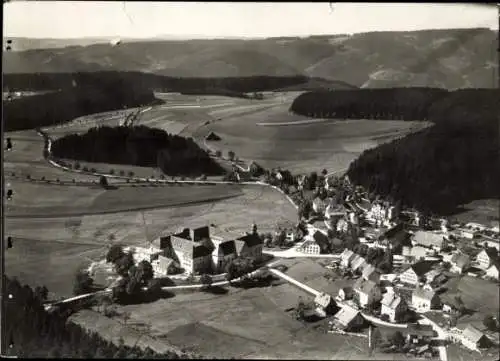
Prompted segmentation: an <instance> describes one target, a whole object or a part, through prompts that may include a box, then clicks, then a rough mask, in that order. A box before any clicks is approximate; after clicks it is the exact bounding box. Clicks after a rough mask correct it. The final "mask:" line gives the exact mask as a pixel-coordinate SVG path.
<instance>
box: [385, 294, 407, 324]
mask: <svg viewBox="0 0 500 361" xmlns="http://www.w3.org/2000/svg"><path fill="white" fill-rule="evenodd" d="M380 303H381V304H382V309H381V312H380V313H381V314H382V315H387V316H389V320H391V322H398V321H400V320H401V318H402V316H403V315H404V313H405V312H406V311H407V310H408V305H407V304H406V302H405V300H403V299H402V298H401V297H399V296H398V295H396V294H395V293H394V292H386V293H385V294H384V296H383V297H382V301H381V302H380Z"/></svg>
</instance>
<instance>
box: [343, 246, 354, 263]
mask: <svg viewBox="0 0 500 361" xmlns="http://www.w3.org/2000/svg"><path fill="white" fill-rule="evenodd" d="M353 256H354V252H353V251H351V250H350V249H348V248H345V249H344V251H343V252H342V253H341V255H340V258H342V259H347V260H348V259H351V258H352V257H353Z"/></svg>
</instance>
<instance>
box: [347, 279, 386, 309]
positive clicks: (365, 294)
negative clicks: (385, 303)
mask: <svg viewBox="0 0 500 361" xmlns="http://www.w3.org/2000/svg"><path fill="white" fill-rule="evenodd" d="M353 290H354V293H355V294H356V295H357V297H358V301H359V305H360V307H366V306H368V305H370V304H372V303H373V302H377V301H380V299H381V298H382V294H381V292H380V288H379V287H378V286H377V284H376V283H375V282H373V281H370V280H365V279H363V278H359V279H358V280H357V281H356V282H355V283H354V286H353Z"/></svg>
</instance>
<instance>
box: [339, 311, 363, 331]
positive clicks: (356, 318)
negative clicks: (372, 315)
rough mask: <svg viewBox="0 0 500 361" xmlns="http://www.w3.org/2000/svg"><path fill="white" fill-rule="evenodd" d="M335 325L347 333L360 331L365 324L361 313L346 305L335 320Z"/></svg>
mask: <svg viewBox="0 0 500 361" xmlns="http://www.w3.org/2000/svg"><path fill="white" fill-rule="evenodd" d="M333 323H334V325H335V326H336V327H337V328H338V329H340V330H342V331H345V332H354V331H359V330H361V329H362V328H363V326H364V324H365V319H364V318H363V316H362V315H361V313H360V312H359V311H358V310H357V309H355V308H354V307H351V306H349V305H344V306H343V307H342V308H341V309H340V311H339V312H337V313H336V314H335V316H334V318H333Z"/></svg>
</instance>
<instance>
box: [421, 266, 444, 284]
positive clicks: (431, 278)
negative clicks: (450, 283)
mask: <svg viewBox="0 0 500 361" xmlns="http://www.w3.org/2000/svg"><path fill="white" fill-rule="evenodd" d="M439 274H441V272H440V271H439V270H436V269H431V270H430V271H429V272H427V273H426V274H425V275H424V277H425V282H426V283H432V282H434V279H436V277H437V276H438V275H439Z"/></svg>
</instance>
